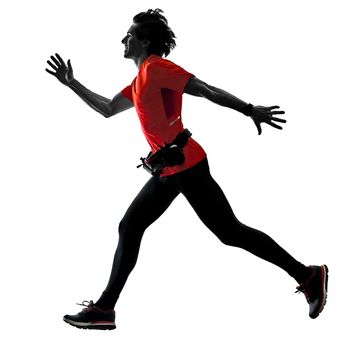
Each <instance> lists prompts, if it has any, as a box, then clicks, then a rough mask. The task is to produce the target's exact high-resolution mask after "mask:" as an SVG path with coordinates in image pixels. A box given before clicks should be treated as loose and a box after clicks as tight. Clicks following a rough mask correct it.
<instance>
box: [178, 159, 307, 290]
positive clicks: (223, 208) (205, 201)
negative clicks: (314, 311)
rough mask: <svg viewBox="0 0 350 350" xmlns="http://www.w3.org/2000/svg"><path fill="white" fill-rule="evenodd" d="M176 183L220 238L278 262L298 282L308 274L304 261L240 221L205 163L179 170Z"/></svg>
mask: <svg viewBox="0 0 350 350" xmlns="http://www.w3.org/2000/svg"><path fill="white" fill-rule="evenodd" d="M193 170H195V168H193ZM176 183H177V185H178V188H179V189H180V190H181V192H182V193H183V194H184V196H185V197H186V199H187V200H188V202H189V203H190V205H191V206H192V207H193V209H194V210H195V212H196V213H197V215H198V216H199V218H200V219H201V220H202V222H203V223H204V224H205V225H206V226H207V227H208V228H209V229H210V230H211V231H212V232H213V233H214V234H215V235H216V236H217V237H218V238H219V239H220V240H221V242H223V243H224V244H227V245H230V246H235V247H239V248H242V249H245V250H247V251H249V252H250V253H252V254H254V255H256V256H258V257H260V258H261V259H264V260H266V261H269V262H271V263H273V264H275V265H277V266H279V267H280V268H282V269H283V270H285V271H286V272H287V273H288V274H289V275H291V276H292V277H293V278H295V279H296V280H297V281H298V282H299V283H300V281H303V280H305V278H306V277H307V276H308V275H309V274H310V270H309V269H308V268H307V267H306V266H305V265H303V264H301V263H300V262H298V261H297V260H295V259H294V258H293V257H292V256H291V255H290V254H289V253H287V252H286V251H285V250H284V249H283V248H282V247H280V246H279V245H278V244H277V243H276V242H275V241H274V240H273V239H272V238H271V237H269V236H268V235H266V234H265V233H263V232H261V231H258V230H256V229H254V228H251V227H248V226H246V225H244V224H242V223H241V222H239V220H238V219H237V218H236V216H235V215H234V213H233V211H232V209H231V206H230V204H229V202H228V201H227V199H226V197H225V195H224V193H223V191H222V190H221V188H220V187H219V185H218V184H217V183H216V182H215V180H214V179H213V178H212V176H211V175H210V172H209V168H208V166H205V163H203V164H202V165H200V166H199V167H197V170H196V171H192V172H191V171H189V172H188V174H186V173H185V172H184V173H183V174H181V173H179V174H178V176H177V178H176Z"/></svg>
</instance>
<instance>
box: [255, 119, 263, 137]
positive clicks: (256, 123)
mask: <svg viewBox="0 0 350 350" xmlns="http://www.w3.org/2000/svg"><path fill="white" fill-rule="evenodd" d="M254 124H255V126H256V128H257V129H258V134H259V135H261V132H262V130H261V125H260V123H259V122H257V121H255V120H254Z"/></svg>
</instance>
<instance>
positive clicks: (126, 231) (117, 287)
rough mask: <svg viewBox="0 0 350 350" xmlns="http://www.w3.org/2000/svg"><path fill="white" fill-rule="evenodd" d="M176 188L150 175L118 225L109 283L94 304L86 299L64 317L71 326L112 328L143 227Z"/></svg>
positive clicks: (164, 206)
mask: <svg viewBox="0 0 350 350" xmlns="http://www.w3.org/2000/svg"><path fill="white" fill-rule="evenodd" d="M178 194H179V191H178V190H177V189H176V188H174V187H172V186H171V185H170V184H168V183H166V182H164V181H162V180H160V179H158V178H155V177H152V178H151V179H150V180H149V181H148V182H147V183H146V185H145V186H144V187H143V188H142V190H141V191H140V193H139V194H138V195H137V196H136V198H135V199H134V201H133V202H132V204H131V205H130V207H129V209H128V210H127V212H126V213H125V215H124V217H123V219H122V221H121V222H120V224H119V242H118V247H117V250H116V252H115V256H114V261H113V266H112V272H111V275H110V278H109V282H108V285H107V287H106V289H105V291H104V292H103V293H102V295H101V297H100V299H99V300H98V301H97V302H96V303H95V304H94V303H93V302H92V301H90V303H88V302H87V301H85V302H83V304H81V305H82V306H85V308H84V309H83V310H82V311H81V312H79V313H78V314H76V315H65V316H64V317H63V320H64V321H65V322H67V323H69V324H70V325H72V326H75V327H78V328H88V329H114V328H115V327H116V326H115V323H114V320H115V312H114V306H115V304H116V302H117V300H118V297H119V294H120V292H121V291H122V289H123V287H124V284H125V282H126V280H127V278H128V276H129V274H130V272H131V271H132V269H133V268H134V266H135V264H136V261H137V257H138V253H139V249H140V244H141V239H142V236H143V233H144V231H145V230H146V228H147V227H148V226H149V225H151V224H152V223H153V222H154V221H155V220H157V219H158V218H159V217H160V216H161V215H162V214H163V213H164V211H165V210H166V209H167V208H168V207H169V205H170V204H171V202H172V201H173V200H174V199H175V198H176V196H177V195H178Z"/></svg>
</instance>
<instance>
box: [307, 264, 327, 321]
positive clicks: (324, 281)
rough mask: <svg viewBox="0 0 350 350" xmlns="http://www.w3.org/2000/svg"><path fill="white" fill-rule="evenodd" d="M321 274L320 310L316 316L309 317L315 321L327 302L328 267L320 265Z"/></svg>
mask: <svg viewBox="0 0 350 350" xmlns="http://www.w3.org/2000/svg"><path fill="white" fill-rule="evenodd" d="M320 268H321V274H322V288H323V290H322V295H323V297H322V304H321V306H320V309H319V311H318V313H317V314H316V315H310V317H311V318H312V319H315V318H316V317H317V316H318V315H319V314H320V313H321V312H322V311H323V309H324V306H325V305H326V302H327V292H328V271H329V269H328V267H327V265H321V266H320Z"/></svg>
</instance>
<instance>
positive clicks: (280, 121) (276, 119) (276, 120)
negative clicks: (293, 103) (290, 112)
mask: <svg viewBox="0 0 350 350" xmlns="http://www.w3.org/2000/svg"><path fill="white" fill-rule="evenodd" d="M270 119H271V120H273V121H275V122H279V123H287V121H286V120H285V119H280V118H275V117H271V118H270Z"/></svg>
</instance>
